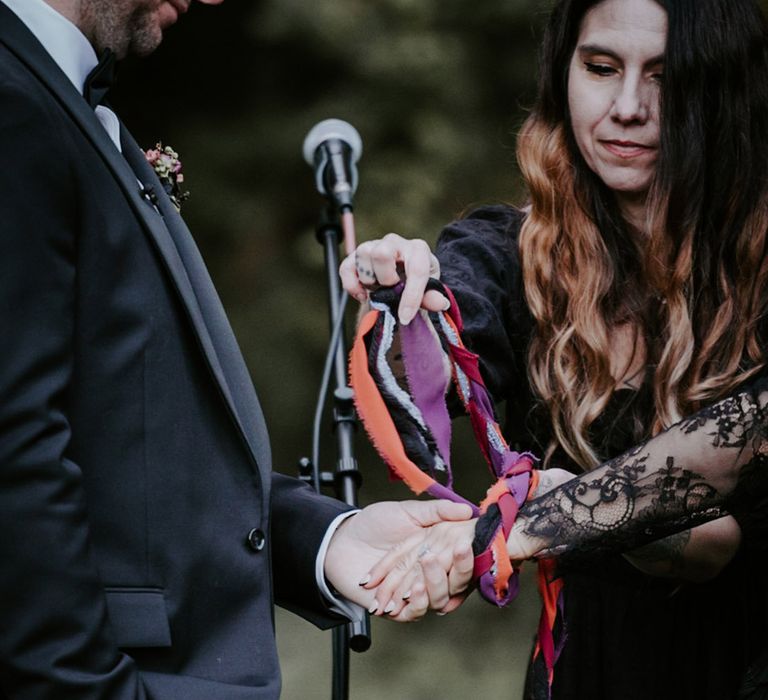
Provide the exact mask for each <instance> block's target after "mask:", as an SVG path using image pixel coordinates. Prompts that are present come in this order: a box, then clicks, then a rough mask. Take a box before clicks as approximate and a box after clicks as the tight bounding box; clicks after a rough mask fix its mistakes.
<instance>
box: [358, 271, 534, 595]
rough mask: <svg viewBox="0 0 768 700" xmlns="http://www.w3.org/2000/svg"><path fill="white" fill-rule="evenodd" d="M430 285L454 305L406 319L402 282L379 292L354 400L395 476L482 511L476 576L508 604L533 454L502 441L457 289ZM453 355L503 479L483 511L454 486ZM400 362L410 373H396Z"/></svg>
mask: <svg viewBox="0 0 768 700" xmlns="http://www.w3.org/2000/svg"><path fill="white" fill-rule="evenodd" d="M428 288H431V289H437V290H438V291H440V292H442V293H443V294H445V295H446V296H447V297H448V299H449V300H450V302H451V305H450V308H449V310H448V311H446V312H441V313H433V314H430V315H429V316H427V314H417V316H416V317H415V318H414V319H413V321H411V323H409V324H408V325H405V326H402V325H400V324H399V323H398V320H397V305H398V303H399V301H400V296H401V294H402V289H403V285H402V283H401V284H399V285H397V286H396V287H386V288H385V287H382V288H380V289H378V290H376V291H375V292H373V293H372V295H371V307H372V309H371V311H369V312H368V314H367V315H366V316H365V317H364V318H363V320H362V322H361V323H360V326H359V328H358V333H357V338H356V340H355V343H354V346H353V348H352V353H351V357H350V378H351V383H352V387H353V389H354V393H355V403H356V406H357V410H358V413H359V414H360V417H361V419H362V421H363V424H364V425H365V427H366V430H367V432H368V434H369V435H370V437H371V440H372V441H373V444H374V446H375V447H376V448H377V450H378V451H379V453H380V454H381V456H382V458H383V459H384V462H385V463H386V464H387V466H388V467H389V470H390V475H391V476H392V477H393V478H395V479H401V480H403V481H405V483H406V484H407V485H408V486H409V487H410V488H411V489H412V490H413V491H414V492H415V493H417V494H421V493H424V492H427V493H429V494H430V495H431V496H434V497H435V498H446V499H449V500H452V501H455V502H459V503H467V504H469V505H470V506H471V507H472V508H473V511H474V512H475V514H476V515H480V516H482V517H481V523H479V524H478V533H482V534H479V535H476V537H475V542H474V544H473V548H474V549H475V555H476V556H475V569H474V578H475V580H476V582H477V585H478V588H479V590H480V593H481V594H482V596H483V597H484V598H485V599H486V600H488V601H490V602H493V603H495V604H496V605H499V606H504V605H506V604H507V603H509V602H510V601H511V600H513V599H514V598H515V596H516V595H517V592H518V588H519V584H518V577H517V572H516V571H514V570H513V567H512V565H511V563H510V560H509V556H508V554H507V537H508V535H509V532H510V530H511V528H512V525H513V524H514V521H515V517H516V516H517V512H518V509H519V508H520V506H521V505H522V504H523V503H524V502H525V500H526V498H527V497H528V494H529V492H532V490H533V489H534V488H535V484H536V481H537V479H536V473H535V472H534V471H533V464H534V461H535V457H533V455H531V454H530V453H527V452H525V453H518V452H515V451H513V450H510V449H509V446H508V445H507V443H506V441H505V440H504V437H503V436H502V434H501V429H500V428H499V425H498V423H497V422H496V419H495V417H494V412H493V404H492V401H491V398H490V396H489V394H488V390H487V389H486V387H485V384H484V382H483V379H482V377H481V375H480V369H479V364H478V356H477V355H475V354H474V353H472V352H470V351H469V350H468V349H467V348H466V347H465V346H464V344H463V343H462V340H461V331H462V322H461V316H460V314H459V310H458V305H457V304H456V301H455V299H454V297H453V294H452V293H451V292H450V290H449V289H448V288H447V287H445V286H444V285H442V284H441V283H440V282H438V281H437V280H430V283H429V287H428ZM397 342H399V348H398V347H397ZM446 355H447V361H448V363H449V365H450V376H451V377H452V379H453V383H454V386H455V388H456V393H457V395H458V397H459V399H460V400H461V402H462V404H463V405H464V408H465V410H466V411H467V413H468V414H469V416H470V419H471V422H472V427H473V429H474V432H475V436H476V438H477V440H478V443H479V444H480V448H481V450H482V452H483V455H484V456H485V458H486V461H487V462H488V464H489V466H490V469H491V471H492V473H493V475H494V476H495V477H496V483H494V485H493V486H491V488H490V489H488V492H487V495H486V497H485V499H484V500H483V501H482V503H481V504H480V507H479V508H478V507H477V506H474V505H473V504H472V503H470V502H469V501H467V500H466V499H464V498H463V497H462V496H460V495H458V494H457V493H456V492H455V491H454V490H453V484H452V475H451V467H450V443H451V419H450V416H449V414H448V408H447V406H446V403H445V395H446V389H447V382H448V379H447V377H448V372H449V369H448V367H446V366H445V365H444V364H443V362H442V361H441V359H442V358H444V357H445V356H446ZM397 364H400V365H401V367H402V371H400V372H395V371H394V370H393V365H397ZM481 524H482V525H481Z"/></svg>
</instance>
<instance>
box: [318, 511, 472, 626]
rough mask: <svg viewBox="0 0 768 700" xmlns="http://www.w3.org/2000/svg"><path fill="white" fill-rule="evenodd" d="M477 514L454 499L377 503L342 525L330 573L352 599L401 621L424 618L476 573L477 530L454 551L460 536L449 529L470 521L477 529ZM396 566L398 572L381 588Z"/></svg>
mask: <svg viewBox="0 0 768 700" xmlns="http://www.w3.org/2000/svg"><path fill="white" fill-rule="evenodd" d="M471 517H472V511H471V509H470V508H469V506H466V505H462V504H458V503H451V502H450V501H402V502H385V503H374V504H373V505H370V506H368V507H367V508H364V509H363V510H362V511H361V512H360V513H358V514H357V515H355V516H353V517H351V518H349V519H348V520H346V521H345V522H344V523H342V524H341V526H340V527H339V529H338V530H337V531H336V533H335V534H334V536H333V538H332V539H331V543H330V546H329V548H328V552H327V555H326V558H325V575H326V577H327V578H328V581H329V582H330V584H331V585H332V586H333V587H334V588H335V589H336V590H337V591H338V592H339V593H340V594H341V595H342V596H344V597H345V598H347V600H350V601H352V602H353V603H357V604H358V605H362V606H363V607H365V608H367V609H368V610H369V611H370V612H372V613H374V614H378V615H386V616H387V617H389V618H390V619H394V620H398V621H401V622H407V621H411V620H415V619H418V618H420V617H422V616H423V615H424V614H425V613H426V611H427V610H428V609H429V608H433V609H443V608H445V607H446V605H448V604H449V600H450V598H451V595H452V594H453V592H454V591H453V590H451V589H456V588H458V587H460V586H461V581H463V580H464V579H466V580H467V581H468V580H469V578H470V577H471V573H472V563H473V559H472V550H471V541H472V535H471V534H470V535H469V540H468V543H467V542H466V540H467V538H466V535H465V537H464V543H465V544H467V545H468V546H466V547H464V548H462V547H459V548H458V549H457V550H456V553H455V554H454V545H455V543H456V540H455V539H454V538H453V537H451V536H449V531H448V529H447V526H449V525H458V524H459V523H460V522H461V521H464V523H463V524H464V525H465V526H466V525H470V527H471V530H472V531H473V532H474V521H472V522H471V524H470V523H469V522H468V519H469V518H471ZM444 521H448V522H444ZM465 532H466V530H465ZM420 553H421V556H419V554H420ZM467 568H468V569H469V572H468V573H467ZM390 571H391V572H392V577H391V578H389V579H388V580H387V582H386V583H387V585H386V587H384V588H381V589H380V587H379V584H380V583H381V582H382V581H383V580H384V579H385V578H386V575H387V573H389V572H390ZM464 588H466V584H465V585H464ZM385 598H386V600H385ZM460 602H461V601H458V602H457V603H456V604H455V605H454V606H453V607H458V604H460Z"/></svg>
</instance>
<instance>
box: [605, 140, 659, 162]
mask: <svg viewBox="0 0 768 700" xmlns="http://www.w3.org/2000/svg"><path fill="white" fill-rule="evenodd" d="M601 143H602V144H603V146H604V147H605V149H606V150H607V151H609V152H610V153H612V154H613V155H615V156H617V157H619V158H624V159H626V160H629V159H631V158H638V157H640V156H645V155H648V154H649V153H653V152H654V151H655V150H656V148H655V147H653V146H646V145H644V144H642V143H637V142H635V141H618V140H612V141H602V142H601Z"/></svg>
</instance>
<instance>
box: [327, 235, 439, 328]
mask: <svg viewBox="0 0 768 700" xmlns="http://www.w3.org/2000/svg"><path fill="white" fill-rule="evenodd" d="M339 275H340V277H341V281H342V285H343V286H344V289H345V290H346V291H347V292H348V293H349V294H350V295H351V296H353V297H354V298H355V299H357V300H358V301H360V302H362V301H365V299H366V298H367V294H368V291H369V290H370V289H372V288H375V287H376V286H379V285H381V286H392V285H395V284H397V283H398V282H399V281H400V280H401V279H403V278H404V279H405V287H404V289H403V294H402V298H401V300H400V307H399V309H398V316H399V319H400V322H401V323H403V324H408V323H410V322H411V320H412V319H413V317H414V316H415V315H416V313H417V312H418V310H419V308H420V307H422V306H423V307H424V308H426V309H428V310H430V311H442V310H445V309H446V308H448V300H447V299H446V298H445V297H444V296H443V295H442V294H440V293H439V292H435V291H431V292H427V293H426V295H425V289H426V286H427V282H428V281H429V278H430V277H435V278H439V277H440V263H439V262H438V260H437V258H436V257H435V256H434V254H433V253H432V251H431V250H430V249H429V245H428V244H427V243H426V242H425V241H422V240H420V239H407V238H403V237H402V236H399V235H398V234H396V233H389V234H387V235H386V236H384V237H383V238H380V239H377V240H373V241H366V242H364V243H361V244H360V245H359V246H358V247H357V250H356V251H355V252H354V253H353V254H352V255H348V256H347V257H346V258H345V259H344V261H343V262H342V263H341V266H340V267H339Z"/></svg>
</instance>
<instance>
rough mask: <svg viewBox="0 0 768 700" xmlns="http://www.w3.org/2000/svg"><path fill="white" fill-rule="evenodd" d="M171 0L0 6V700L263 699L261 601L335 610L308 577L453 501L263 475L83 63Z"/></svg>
mask: <svg viewBox="0 0 768 700" xmlns="http://www.w3.org/2000/svg"><path fill="white" fill-rule="evenodd" d="M200 1H201V2H206V3H207V4H218V2H221V0H200ZM190 2H191V0H171V2H167V1H162V0H0V105H2V106H1V107H0V305H2V307H1V310H0V319H1V322H2V326H1V327H0V397H2V399H1V400H0V698H8V699H9V700H17V699H27V698H29V699H35V700H38V699H49V700H69V699H77V700H96V699H97V698H98V699H103V700H107V699H108V700H129V699H130V700H134V699H139V698H154V699H156V700H175V699H182V700H245V699H248V700H263V699H267V698H269V699H274V698H276V697H277V696H278V694H279V688H280V680H279V669H278V662H277V657H276V651H275V644H274V629H273V618H272V604H273V600H276V601H277V602H278V603H280V604H281V605H284V606H286V607H288V608H290V609H292V610H294V611H296V612H298V613H299V614H301V615H303V616H304V617H307V618H308V619H310V620H312V621H313V622H314V623H316V624H318V625H320V626H329V625H331V624H333V623H334V622H338V621H339V620H343V619H344V618H341V617H339V616H338V615H335V614H334V612H333V610H335V609H337V608H334V607H333V605H334V603H333V602H332V595H331V593H330V591H327V592H326V593H327V595H323V594H322V593H321V590H320V589H321V588H322V587H323V586H325V585H326V584H325V579H324V575H323V573H325V575H326V576H327V577H328V580H329V581H330V583H331V584H332V585H333V586H334V587H335V588H336V589H337V590H338V591H339V592H340V593H341V594H343V595H344V596H346V598H347V599H348V600H353V601H356V602H358V603H362V604H365V605H369V604H371V602H372V600H373V598H372V595H371V593H370V592H368V591H365V590H364V589H363V588H361V587H360V586H358V585H357V581H358V580H359V578H360V577H362V576H363V575H364V574H365V572H366V571H367V570H368V568H369V567H370V566H371V565H372V564H373V563H375V561H377V559H378V558H379V557H380V556H381V554H382V553H383V552H384V551H386V549H387V548H388V547H390V546H391V545H392V544H394V543H395V542H397V541H399V540H401V539H403V538H405V537H408V536H413V535H415V534H416V535H418V533H419V532H421V526H422V525H429V524H431V523H433V522H437V521H438V520H439V519H440V518H441V517H446V518H451V517H453V518H462V517H467V515H468V514H467V513H466V510H465V509H464V508H461V507H458V506H457V507H455V508H452V507H451V506H450V504H441V505H438V504H435V503H431V504H428V503H418V504H379V505H377V506H373V507H370V508H366V509H365V510H363V511H362V512H361V513H359V514H357V515H353V516H352V517H350V518H348V519H346V520H344V522H343V523H342V524H341V525H339V522H340V521H341V520H342V519H344V518H345V517H346V515H347V514H348V509H347V507H346V506H344V505H343V504H341V503H339V502H338V501H335V500H333V499H328V498H324V497H322V496H318V495H317V494H315V493H313V492H312V491H311V490H310V489H309V488H307V487H306V486H304V485H302V484H300V483H299V482H297V481H295V480H292V479H289V478H287V477H284V476H280V475H278V474H274V473H272V472H271V467H270V452H269V442H268V437H267V432H266V429H265V426H264V421H263V417H262V414H261V410H260V408H259V404H258V401H257V399H256V394H255V392H254V390H253V387H252V385H251V382H250V378H249V376H248V373H247V371H246V367H245V365H244V363H243V360H242V357H241V355H240V351H239V349H238V347H237V344H236V342H235V339H234V337H233V335H232V332H231V329H230V327H229V324H228V322H227V319H226V317H225V314H224V312H223V310H222V308H221V305H220V302H219V299H218V297H217V295H216V293H215V291H214V289H213V286H212V284H211V281H210V279H209V277H208V274H207V272H206V269H205V267H204V265H203V262H202V260H201V259H200V256H199V254H198V251H197V249H196V247H195V244H194V242H193V240H192V238H191V236H190V234H189V232H188V230H187V229H186V227H185V225H184V222H183V221H182V219H181V218H180V216H179V215H178V213H177V211H176V209H175V207H174V206H173V204H172V202H171V201H170V200H169V198H168V197H167V196H165V194H164V192H163V188H162V185H161V183H160V182H159V181H158V179H157V177H156V175H155V173H154V171H153V170H152V168H151V167H149V165H148V164H147V162H146V159H145V157H144V154H143V153H142V151H141V150H140V149H139V148H138V147H137V145H136V143H135V142H134V141H133V139H132V138H131V136H130V134H129V133H128V132H127V131H126V130H125V128H124V127H123V126H122V125H121V124H120V122H119V120H118V119H117V117H116V116H115V115H114V113H112V112H111V111H110V110H108V109H107V108H105V107H104V106H103V105H99V104H97V102H98V100H99V97H100V96H101V92H100V90H99V89H98V88H99V86H98V85H97V84H96V83H93V82H88V81H86V77H87V75H88V74H89V72H90V71H91V69H92V68H94V66H96V64H97V53H96V52H97V51H102V50H103V49H106V48H110V49H112V50H113V51H114V53H115V54H116V55H117V56H118V57H122V56H124V55H125V54H127V53H128V52H134V53H138V54H146V53H148V52H150V51H152V50H153V49H154V48H155V47H156V46H157V44H158V43H159V42H160V40H161V38H162V31H163V29H165V28H166V27H168V26H169V25H170V24H172V23H173V22H174V21H175V20H176V19H177V18H178V15H179V14H180V13H183V12H185V11H186V10H187V9H188V6H189V3H190ZM86 83H87V84H86ZM84 92H85V94H86V95H87V96H88V97H90V98H91V102H92V103H91V104H89V102H88V101H86V99H84V97H83V94H84ZM335 528H338V529H335ZM326 554H327V556H326ZM324 556H325V559H324V558H323V557H324ZM444 584H445V581H443V582H442V583H441V582H439V581H438V582H436V583H434V584H432V585H433V588H431V589H428V590H426V591H425V590H424V589H423V588H420V589H419V593H420V596H421V597H420V601H419V602H418V603H414V606H413V608H412V611H411V612H409V611H408V608H406V611H405V612H403V613H401V615H400V617H401V618H403V619H407V618H408V617H409V616H412V615H414V614H418V613H419V612H421V611H422V610H423V609H424V608H425V607H426V604H427V602H430V603H432V604H436V601H437V600H438V599H439V598H440V597H441V595H442V593H443V592H444V591H446V590H447V585H444ZM441 585H443V588H440V586H441ZM435 591H437V594H436V593H435ZM366 596H367V597H366ZM329 600H331V602H330V603H329V602H328V601H329ZM438 604H439V603H438ZM343 605H344V603H343V602H341V603H338V606H341V607H342V608H343ZM339 609H340V608H339Z"/></svg>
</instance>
